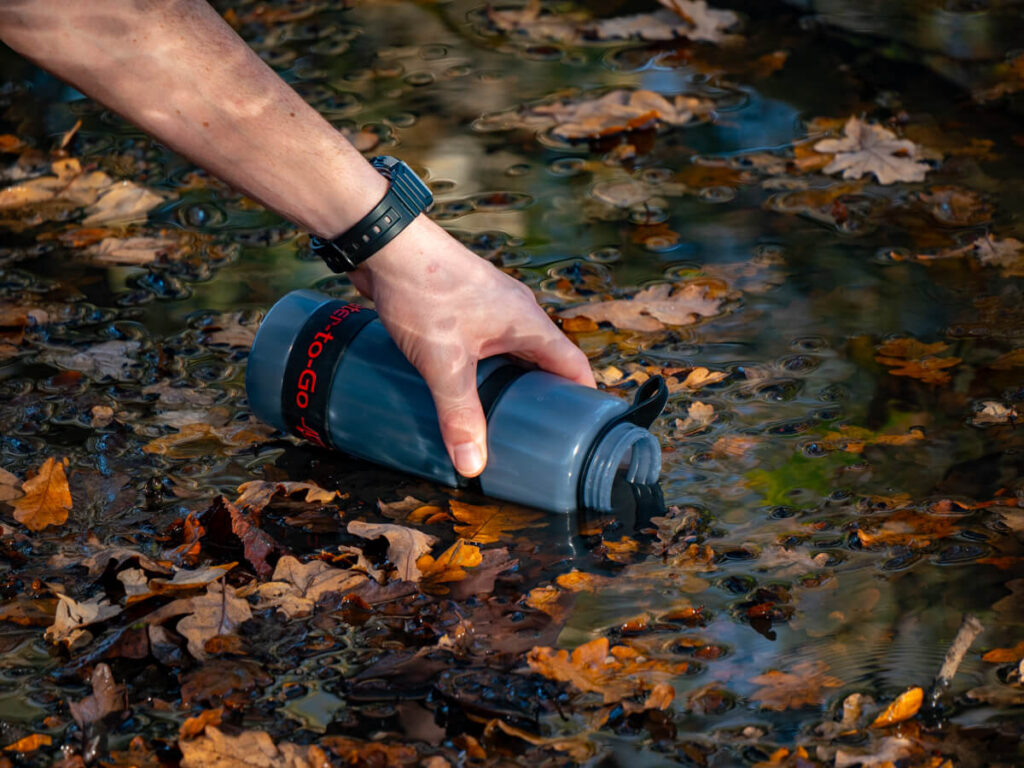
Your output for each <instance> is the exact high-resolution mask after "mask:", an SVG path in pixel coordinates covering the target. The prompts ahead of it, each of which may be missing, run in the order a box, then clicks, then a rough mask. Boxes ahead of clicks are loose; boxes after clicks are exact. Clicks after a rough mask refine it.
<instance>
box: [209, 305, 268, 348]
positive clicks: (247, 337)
mask: <svg viewBox="0 0 1024 768" xmlns="http://www.w3.org/2000/svg"><path fill="white" fill-rule="evenodd" d="M259 326H260V323H259V318H253V317H252V316H250V315H249V314H248V313H245V312H232V313H227V314H223V315H221V316H220V317H218V318H216V319H214V320H213V321H212V322H211V323H210V324H209V325H207V326H206V327H205V328H204V329H203V331H204V334H205V339H206V343H207V344H222V345H224V346H228V347H233V348H237V349H249V348H250V347H252V343H253V342H254V341H255V340H256V331H257V330H259Z"/></svg>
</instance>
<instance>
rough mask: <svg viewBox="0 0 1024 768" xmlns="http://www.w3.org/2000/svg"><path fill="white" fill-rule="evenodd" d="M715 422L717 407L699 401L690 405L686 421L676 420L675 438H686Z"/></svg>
mask: <svg viewBox="0 0 1024 768" xmlns="http://www.w3.org/2000/svg"><path fill="white" fill-rule="evenodd" d="M714 420H715V407H714V406H713V405H708V404H707V403H702V402H700V401H699V400H696V401H694V402H693V403H690V407H689V408H687V409H686V418H685V419H676V421H675V426H676V430H675V436H676V437H685V436H687V435H692V434H694V433H696V432H699V431H700V430H702V429H704V428H705V427H706V426H708V425H709V424H710V423H711V422H713V421H714Z"/></svg>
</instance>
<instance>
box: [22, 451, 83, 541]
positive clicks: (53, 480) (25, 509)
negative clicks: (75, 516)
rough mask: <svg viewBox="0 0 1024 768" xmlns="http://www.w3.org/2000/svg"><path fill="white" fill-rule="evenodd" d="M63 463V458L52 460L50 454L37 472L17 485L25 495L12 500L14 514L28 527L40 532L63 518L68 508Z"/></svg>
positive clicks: (60, 521)
mask: <svg viewBox="0 0 1024 768" xmlns="http://www.w3.org/2000/svg"><path fill="white" fill-rule="evenodd" d="M67 465H68V460H67V459H61V460H60V461H55V460H54V459H53V457H50V458H49V459H47V460H46V461H45V462H43V466H41V467H40V468H39V472H38V474H36V476H35V477H33V478H30V479H29V480H26V481H25V483H24V484H23V485H22V486H21V489H22V490H23V491H24V492H25V495H24V496H23V497H22V498H20V499H16V500H15V501H13V502H12V506H13V507H14V517H15V519H17V521H18V522H19V523H21V524H22V525H24V526H25V527H26V528H28V529H29V530H32V531H41V530H43V529H44V528H45V527H46V526H48V525H63V524H64V523H65V522H66V521H67V519H68V511H69V510H70V509H71V491H70V489H69V488H68V478H67V475H66V474H65V473H64V470H65V468H66V467H67Z"/></svg>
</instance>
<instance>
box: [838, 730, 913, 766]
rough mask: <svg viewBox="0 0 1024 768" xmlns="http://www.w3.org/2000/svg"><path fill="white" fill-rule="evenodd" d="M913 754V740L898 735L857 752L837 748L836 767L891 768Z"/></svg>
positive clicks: (888, 737)
mask: <svg viewBox="0 0 1024 768" xmlns="http://www.w3.org/2000/svg"><path fill="white" fill-rule="evenodd" d="M911 754H913V742H912V741H911V740H910V739H904V738H901V737H896V736H887V737H885V738H884V739H881V740H880V741H879V742H878V743H877V744H876V745H875V747H874V749H873V750H870V751H864V750H858V751H856V752H854V751H851V750H846V749H837V750H836V759H835V768H853V766H860V768H874V766H879V768H890V766H894V765H896V763H897V762H899V761H900V760H902V759H903V758H904V757H908V756H909V755H911Z"/></svg>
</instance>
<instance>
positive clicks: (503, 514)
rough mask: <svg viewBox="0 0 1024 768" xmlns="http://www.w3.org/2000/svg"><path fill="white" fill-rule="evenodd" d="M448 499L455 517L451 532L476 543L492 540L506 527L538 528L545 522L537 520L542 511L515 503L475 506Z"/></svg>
mask: <svg viewBox="0 0 1024 768" xmlns="http://www.w3.org/2000/svg"><path fill="white" fill-rule="evenodd" d="M448 503H449V506H450V507H451V512H452V515H453V516H454V517H455V520H456V521H457V523H456V525H455V533H456V534H458V535H459V537H460V538H463V539H468V540H470V541H474V542H476V543H477V544H493V543H494V542H496V541H499V540H500V539H501V538H502V537H503V536H505V534H506V533H507V532H508V531H520V530H523V529H524V528H538V527H542V526H543V525H545V524H544V523H542V522H538V521H540V520H542V519H543V518H544V514H543V513H541V512H535V511H533V510H530V509H527V508H526V507H520V506H517V505H515V504H502V505H500V506H497V505H495V506H491V505H483V506H478V505H475V504H466V503H465V502H462V501H456V500H455V499H451V500H450V501H449V502H448Z"/></svg>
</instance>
